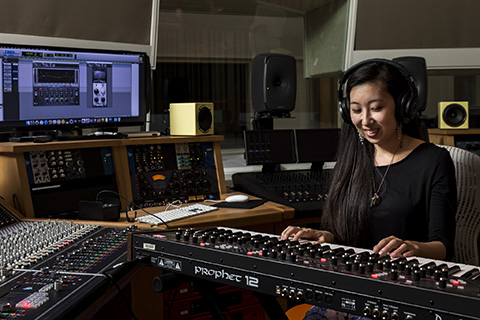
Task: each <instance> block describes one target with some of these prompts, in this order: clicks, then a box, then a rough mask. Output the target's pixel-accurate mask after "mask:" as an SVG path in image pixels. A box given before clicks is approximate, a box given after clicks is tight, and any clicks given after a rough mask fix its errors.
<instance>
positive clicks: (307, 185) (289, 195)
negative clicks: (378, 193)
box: [232, 169, 332, 218]
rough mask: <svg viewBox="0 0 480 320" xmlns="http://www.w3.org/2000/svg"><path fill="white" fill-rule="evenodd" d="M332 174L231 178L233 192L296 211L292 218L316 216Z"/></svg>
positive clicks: (263, 174) (261, 174) (257, 174)
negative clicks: (249, 195)
mask: <svg viewBox="0 0 480 320" xmlns="http://www.w3.org/2000/svg"><path fill="white" fill-rule="evenodd" d="M331 174H332V170H331V169H323V170H320V171H315V170H288V171H274V172H242V173H235V174H233V175H232V182H233V185H234V189H235V190H237V191H241V192H244V193H248V194H252V195H255V196H257V197H260V198H263V199H267V200H270V201H273V202H277V203H280V204H283V205H286V206H289V207H292V208H294V209H295V217H296V218H298V217H305V216H318V215H319V213H320V212H321V211H322V209H323V205H324V203H325V200H326V196H327V192H328V189H329V187H330V179H331Z"/></svg>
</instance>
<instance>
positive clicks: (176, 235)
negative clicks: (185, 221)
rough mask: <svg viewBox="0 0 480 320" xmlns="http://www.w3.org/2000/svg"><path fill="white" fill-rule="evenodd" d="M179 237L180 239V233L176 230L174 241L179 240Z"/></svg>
mask: <svg viewBox="0 0 480 320" xmlns="http://www.w3.org/2000/svg"><path fill="white" fill-rule="evenodd" d="M181 237H182V231H181V230H177V232H175V240H180V238H181Z"/></svg>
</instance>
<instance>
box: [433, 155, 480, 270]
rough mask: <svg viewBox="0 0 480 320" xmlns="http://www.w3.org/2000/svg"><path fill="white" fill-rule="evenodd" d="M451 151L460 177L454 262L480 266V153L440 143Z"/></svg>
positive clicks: (457, 174)
mask: <svg viewBox="0 0 480 320" xmlns="http://www.w3.org/2000/svg"><path fill="white" fill-rule="evenodd" d="M440 147H443V148H445V149H447V150H448V151H449V152H450V156H451V157H452V160H453V163H454V165H455V175H456V179H457V193H458V195H457V203H458V209H457V216H456V222H457V226H456V236H455V254H454V261H455V262H458V263H464V264H470V265H476V266H478V265H480V261H479V260H480V257H479V256H480V254H479V235H480V156H478V155H476V154H475V153H473V152H470V151H467V150H465V149H461V148H457V147H452V146H440Z"/></svg>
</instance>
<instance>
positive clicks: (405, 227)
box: [282, 59, 457, 319]
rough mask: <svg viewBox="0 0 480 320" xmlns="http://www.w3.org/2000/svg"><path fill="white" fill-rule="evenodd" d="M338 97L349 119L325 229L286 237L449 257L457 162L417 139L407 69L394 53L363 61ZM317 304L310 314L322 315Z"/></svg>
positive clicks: (294, 230) (292, 229) (292, 231)
mask: <svg viewBox="0 0 480 320" xmlns="http://www.w3.org/2000/svg"><path fill="white" fill-rule="evenodd" d="M344 83H346V94H345V97H343V92H342V86H343V84H344ZM339 99H340V109H341V113H342V116H343V118H344V120H345V123H344V125H343V127H342V134H341V137H340V144H339V151H338V156H337V163H336V165H335V168H334V172H333V179H332V184H331V187H330V190H329V193H328V199H327V202H326V204H325V207H324V212H323V214H322V229H323V230H314V229H309V228H300V227H296V226H289V227H287V228H286V229H285V230H284V231H283V232H282V238H283V239H287V238H293V239H294V240H297V239H299V238H303V239H311V240H316V241H317V242H318V243H323V242H335V243H339V244H344V245H349V246H355V247H361V248H372V249H373V252H374V253H378V254H379V255H381V256H383V255H390V256H391V257H393V258H395V257H401V256H403V257H409V256H421V257H425V258H432V259H443V260H448V259H451V257H452V256H453V244H454V238H455V212H456V199H457V198H456V195H457V193H456V184H455V169H454V166H453V162H452V160H451V158H450V155H449V153H448V151H447V150H445V149H443V148H440V147H437V146H435V145H433V144H430V143H425V142H424V141H423V140H420V139H419V136H420V135H419V131H418V126H417V121H416V101H417V93H416V89H415V86H414V84H413V81H411V78H410V77H409V76H408V74H407V72H406V71H405V70H404V69H403V68H402V66H400V65H398V64H397V63H394V62H392V61H389V60H383V59H372V60H367V61H364V62H361V63H359V64H358V65H355V66H353V67H352V68H351V69H349V70H347V71H346V72H345V75H344V77H343V78H342V80H341V81H340V90H339ZM319 312H320V313H322V312H323V313H325V312H324V311H321V308H313V310H311V311H309V313H307V316H308V315H309V314H310V315H311V316H312V317H311V318H312V319H313V318H315V319H322V318H321V317H320V315H319V314H318V313H319Z"/></svg>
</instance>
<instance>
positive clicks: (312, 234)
mask: <svg viewBox="0 0 480 320" xmlns="http://www.w3.org/2000/svg"><path fill="white" fill-rule="evenodd" d="M289 238H292V239H291V240H293V241H296V240H299V239H308V240H314V241H315V242H316V243H324V242H333V240H334V237H333V234H332V233H331V232H328V231H324V230H315V229H310V228H301V227H297V226H288V227H287V228H285V230H283V231H282V234H281V237H280V239H282V240H286V239H289Z"/></svg>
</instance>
